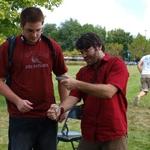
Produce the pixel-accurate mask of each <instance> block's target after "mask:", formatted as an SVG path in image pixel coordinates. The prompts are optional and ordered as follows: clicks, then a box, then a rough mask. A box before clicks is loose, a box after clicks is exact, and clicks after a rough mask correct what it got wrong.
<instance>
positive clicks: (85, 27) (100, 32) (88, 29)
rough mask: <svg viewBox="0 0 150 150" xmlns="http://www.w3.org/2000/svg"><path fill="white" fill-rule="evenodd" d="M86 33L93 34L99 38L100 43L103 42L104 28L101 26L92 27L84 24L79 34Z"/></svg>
mask: <svg viewBox="0 0 150 150" xmlns="http://www.w3.org/2000/svg"><path fill="white" fill-rule="evenodd" d="M86 32H95V33H96V34H97V35H98V36H100V37H101V39H102V41H103V42H105V38H106V30H105V28H102V27H101V26H93V25H92V24H84V25H83V26H82V31H81V33H86Z"/></svg>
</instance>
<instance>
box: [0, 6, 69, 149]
mask: <svg viewBox="0 0 150 150" xmlns="http://www.w3.org/2000/svg"><path fill="white" fill-rule="evenodd" d="M43 22H44V15H43V13H42V11H41V10H40V9H39V8H36V7H28V8H25V9H24V10H23V11H22V12H21V28H22V34H21V35H19V36H17V37H16V41H15V49H14V52H13V57H12V65H11V68H10V71H8V68H9V67H8V41H5V42H4V43H3V44H2V45H1V47H0V68H1V69H0V93H1V94H2V95H4V96H5V97H6V99H7V104H8V112H9V150H31V149H34V150H37V149H38V150H56V142H57V141H56V140H57V123H56V121H53V120H51V119H49V118H48V117H47V110H48V109H49V108H50V106H51V104H53V103H55V97H54V88H53V82H52V72H53V73H54V74H55V75H56V76H59V75H64V74H65V73H66V72H67V68H66V65H65V62H64V58H63V54H62V50H61V47H60V46H59V45H58V44H57V43H56V42H55V41H54V40H53V39H50V40H49V39H48V42H50V41H51V44H52V47H53V50H52V48H51V49H50V46H49V45H48V42H46V41H45V40H44V36H43V35H42V28H43ZM52 51H55V52H54V53H55V58H53V57H54V55H52V53H53V52H52ZM8 72H10V75H11V84H10V85H9V86H8V85H7V84H6V83H5V82H4V81H5V79H6V76H7V74H8ZM58 87H59V94H60V98H61V100H63V99H64V98H65V97H66V96H67V89H66V88H64V86H62V85H61V84H60V83H59V84H58Z"/></svg>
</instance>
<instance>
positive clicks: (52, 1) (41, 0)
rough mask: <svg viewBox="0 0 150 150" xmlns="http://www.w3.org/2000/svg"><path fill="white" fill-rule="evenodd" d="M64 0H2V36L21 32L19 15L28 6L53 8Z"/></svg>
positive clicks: (0, 8) (0, 21)
mask: <svg viewBox="0 0 150 150" xmlns="http://www.w3.org/2000/svg"><path fill="white" fill-rule="evenodd" d="M61 2H62V0H0V10H1V11H0V33H1V34H0V37H7V36H9V35H11V34H17V33H18V32H19V30H18V28H19V15H20V12H21V10H22V9H23V8H25V7H28V6H38V7H45V8H47V9H49V10H52V9H53V8H54V7H58V6H59V5H60V4H61Z"/></svg>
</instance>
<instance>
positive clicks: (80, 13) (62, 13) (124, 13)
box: [43, 0, 150, 38]
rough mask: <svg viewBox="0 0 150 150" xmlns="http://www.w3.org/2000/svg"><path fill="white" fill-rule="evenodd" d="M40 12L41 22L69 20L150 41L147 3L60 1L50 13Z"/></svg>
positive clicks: (149, 2)
mask: <svg viewBox="0 0 150 150" xmlns="http://www.w3.org/2000/svg"><path fill="white" fill-rule="evenodd" d="M43 12H44V15H45V23H50V24H56V25H57V26H60V24H61V23H64V22H65V21H67V20H70V18H72V19H74V20H77V21H78V22H79V23H80V24H81V25H83V24H86V23H88V24H92V25H94V26H96V25H99V26H101V27H105V29H106V31H110V30H114V29H118V28H120V29H123V30H124V31H125V32H130V33H131V35H133V36H136V35H137V34H138V33H140V34H142V35H144V36H146V37H147V38H150V20H149V18H150V0H63V2H62V4H61V5H60V6H59V7H57V8H54V10H53V11H48V10H43ZM148 20H149V21H148Z"/></svg>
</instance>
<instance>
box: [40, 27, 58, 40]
mask: <svg viewBox="0 0 150 150" xmlns="http://www.w3.org/2000/svg"><path fill="white" fill-rule="evenodd" d="M43 34H44V35H46V36H48V37H52V38H53V39H55V40H57V39H58V36H59V35H58V29H57V26H56V24H45V26H44V29H43Z"/></svg>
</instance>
